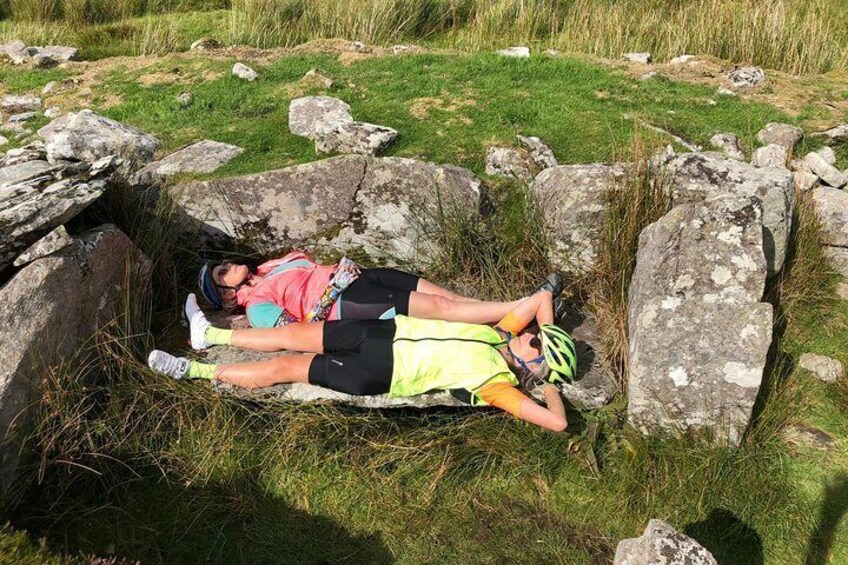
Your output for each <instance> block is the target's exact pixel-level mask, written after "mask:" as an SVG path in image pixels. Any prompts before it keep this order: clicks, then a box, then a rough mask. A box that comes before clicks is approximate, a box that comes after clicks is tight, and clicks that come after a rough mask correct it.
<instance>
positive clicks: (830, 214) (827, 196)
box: [813, 186, 848, 247]
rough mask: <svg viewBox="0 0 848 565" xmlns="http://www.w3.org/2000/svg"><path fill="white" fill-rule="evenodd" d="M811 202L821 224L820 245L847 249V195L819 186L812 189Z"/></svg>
mask: <svg viewBox="0 0 848 565" xmlns="http://www.w3.org/2000/svg"><path fill="white" fill-rule="evenodd" d="M813 202H814V203H815V205H816V215H817V216H818V218H819V222H820V223H821V238H822V243H824V244H825V245H835V246H837V247H848V193H846V192H845V191H843V190H838V189H836V188H831V187H829V186H820V187H818V188H815V189H813Z"/></svg>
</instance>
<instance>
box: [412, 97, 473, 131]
mask: <svg viewBox="0 0 848 565" xmlns="http://www.w3.org/2000/svg"><path fill="white" fill-rule="evenodd" d="M476 106H477V101H476V100H474V99H473V98H465V99H463V98H456V97H454V96H452V95H451V94H449V93H446V92H443V93H442V98H436V97H430V96H424V97H422V98H415V99H413V100H412V103H411V104H410V106H409V113H410V115H411V116H412V117H413V118H415V119H417V120H426V119H427V118H429V117H430V114H431V113H432V112H434V111H438V112H447V113H450V114H454V113H457V112H459V111H461V110H463V109H465V108H473V107H476ZM461 118H465V120H468V122H466V121H464V120H462V119H461ZM457 119H458V120H459V121H461V122H462V123H472V122H471V121H470V118H468V117H467V116H461V117H457Z"/></svg>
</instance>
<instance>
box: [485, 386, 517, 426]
mask: <svg viewBox="0 0 848 565" xmlns="http://www.w3.org/2000/svg"><path fill="white" fill-rule="evenodd" d="M480 398H482V399H483V400H484V401H485V402H486V404H488V405H489V406H496V407H498V408H500V409H501V410H503V411H505V412H509V413H510V414H512V415H513V416H515V417H516V418H518V417H519V415H518V408H519V407H520V406H521V401H522V400H524V399H525V398H527V397H526V396H525V395H524V394H523V393H522V392H521V391H520V390H518V389H517V388H515V387H514V386H513V385H511V384H510V383H504V382H501V383H492V384H488V385H483V386H482V387H481V388H480Z"/></svg>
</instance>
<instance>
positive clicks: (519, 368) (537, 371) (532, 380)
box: [506, 327, 550, 388]
mask: <svg viewBox="0 0 848 565" xmlns="http://www.w3.org/2000/svg"><path fill="white" fill-rule="evenodd" d="M506 350H507V353H508V355H507V361H508V362H509V364H510V367H511V368H512V370H513V372H515V374H516V375H518V378H519V381H521V384H522V386H524V387H525V388H530V387H531V385H535V384H539V383H543V382H547V379H548V376H549V374H550V368H549V367H548V363H547V361H546V360H545V357H544V354H543V353H542V343H541V339H540V338H539V334H538V328H535V327H534V328H529V329H527V330H525V331H523V332H522V333H520V334H519V335H517V336H515V337H514V338H512V339H511V340H510V341H509V343H507V346H506Z"/></svg>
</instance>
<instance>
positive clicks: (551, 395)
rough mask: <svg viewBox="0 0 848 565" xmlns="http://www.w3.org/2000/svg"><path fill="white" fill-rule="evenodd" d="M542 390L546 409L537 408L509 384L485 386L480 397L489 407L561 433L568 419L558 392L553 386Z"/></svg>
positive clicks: (547, 386)
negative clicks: (495, 407)
mask: <svg viewBox="0 0 848 565" xmlns="http://www.w3.org/2000/svg"><path fill="white" fill-rule="evenodd" d="M543 390H544V393H545V402H546V403H547V407H545V406H539V405H538V404H536V403H535V402H533V400H532V399H530V398H529V397H527V395H525V394H524V393H522V392H521V391H520V390H518V389H517V388H515V387H514V386H512V385H511V384H509V383H495V384H490V385H485V386H484V387H483V388H481V389H480V396H481V397H482V398H483V400H485V401H486V403H487V404H489V405H490V406H497V407H498V408H500V409H501V410H504V411H506V412H509V413H510V414H512V415H513V416H515V417H516V418H519V419H521V420H524V421H525V422H530V423H531V424H536V425H537V426H539V427H542V428H544V429H546V430H550V431H552V432H556V433H559V432H562V431H564V430H565V428H567V427H568V419H567V418H566V415H565V405H564V404H563V403H562V398H561V397H560V395H559V390H557V388H556V387H555V386H553V385H545V386H544V389H543Z"/></svg>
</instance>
